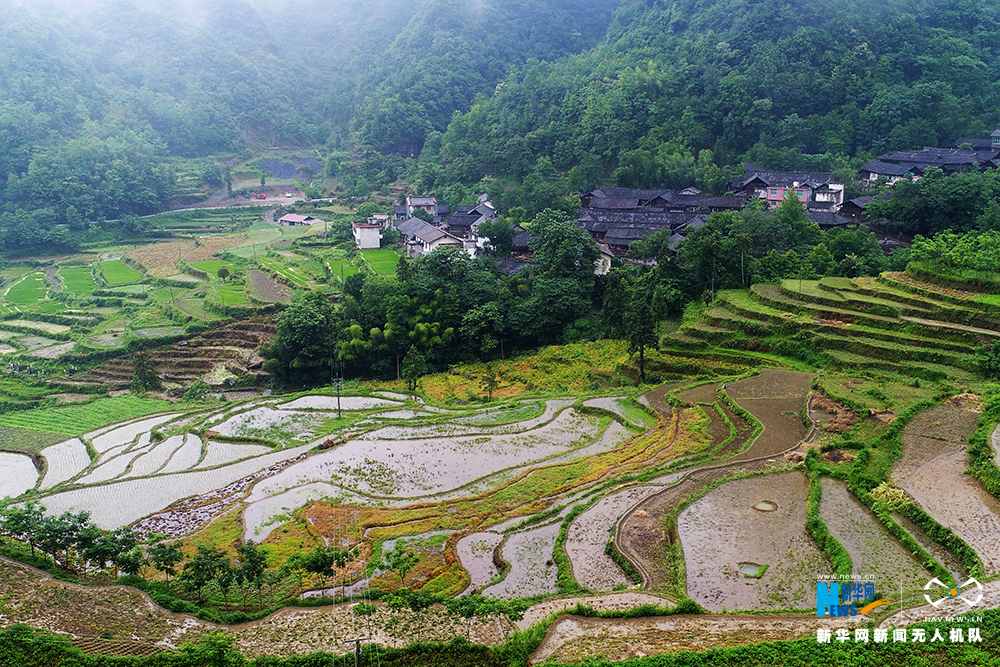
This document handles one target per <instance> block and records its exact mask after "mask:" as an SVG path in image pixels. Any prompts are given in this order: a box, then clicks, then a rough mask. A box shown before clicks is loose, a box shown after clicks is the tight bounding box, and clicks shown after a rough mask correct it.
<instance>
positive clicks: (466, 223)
mask: <svg viewBox="0 0 1000 667" xmlns="http://www.w3.org/2000/svg"><path fill="white" fill-rule="evenodd" d="M481 217H482V216H481V215H479V214H478V213H452V214H451V215H450V216H448V220H447V224H448V226H449V227H464V228H466V229H467V228H469V227H472V223H474V222H475V221H476V220H479V218H481Z"/></svg>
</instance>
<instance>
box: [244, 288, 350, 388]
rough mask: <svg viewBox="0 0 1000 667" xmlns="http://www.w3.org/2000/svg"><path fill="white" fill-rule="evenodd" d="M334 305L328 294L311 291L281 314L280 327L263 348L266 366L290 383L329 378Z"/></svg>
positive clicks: (278, 377) (313, 381)
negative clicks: (330, 301) (328, 298)
mask: <svg viewBox="0 0 1000 667" xmlns="http://www.w3.org/2000/svg"><path fill="white" fill-rule="evenodd" d="M334 323H335V319H334V313H333V308H332V307H331V306H330V303H329V301H327V299H326V297H325V296H324V295H322V294H320V293H318V292H309V293H308V294H306V295H305V296H304V297H303V298H302V299H301V300H300V301H297V302H295V303H293V304H292V305H291V306H289V307H288V308H286V309H285V310H284V311H283V312H282V313H281V315H279V316H278V330H277V332H276V335H275V337H274V340H273V341H272V342H271V344H270V345H266V346H264V347H263V348H261V355H262V356H264V357H266V358H267V362H265V364H264V369H265V370H267V371H268V372H270V373H273V374H274V376H275V377H276V378H277V379H278V380H280V381H281V382H285V383H289V384H310V383H320V382H323V381H326V380H329V378H330V369H331V367H332V364H333V361H334V360H333V352H334V344H335V327H334Z"/></svg>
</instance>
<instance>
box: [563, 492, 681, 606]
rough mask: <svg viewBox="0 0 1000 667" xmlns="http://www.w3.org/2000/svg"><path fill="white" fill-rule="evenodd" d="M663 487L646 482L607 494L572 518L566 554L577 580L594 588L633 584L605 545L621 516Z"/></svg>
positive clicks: (598, 589) (604, 588) (597, 589)
mask: <svg viewBox="0 0 1000 667" xmlns="http://www.w3.org/2000/svg"><path fill="white" fill-rule="evenodd" d="M662 488H663V487H661V486H652V485H648V484H647V485H642V486H633V487H629V488H627V489H622V490H621V491H617V492H615V493H612V494H610V495H608V496H605V497H604V498H602V499H601V500H599V501H598V502H597V503H596V504H595V505H594V506H593V507H591V508H590V509H588V510H587V511H585V512H584V513H583V514H581V515H580V516H578V517H577V518H576V519H574V520H573V523H571V524H570V526H569V532H568V534H567V539H566V554H567V555H568V556H569V560H570V563H572V565H573V577H574V578H575V579H576V580H577V582H579V583H580V584H581V585H582V586H584V587H586V588H589V589H590V590H593V591H609V590H611V589H613V588H614V587H615V586H621V585H624V586H631V585H632V580H631V579H629V578H628V577H627V576H626V575H625V573H624V572H622V570H621V568H620V567H618V565H617V564H616V563H615V562H614V561H613V560H611V558H610V557H609V556H608V555H607V554H606V553H604V548H605V545H606V544H607V542H608V539H609V538H610V537H611V532H612V531H613V530H614V526H615V523H616V522H617V521H618V519H619V517H621V516H622V514H624V513H625V512H627V511H628V510H629V509H630V508H632V507H633V506H635V504H636V503H638V502H640V501H642V500H644V499H645V498H648V497H649V496H650V495H652V494H654V493H656V492H657V491H659V490H661V489H662Z"/></svg>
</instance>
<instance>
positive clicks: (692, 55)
mask: <svg viewBox="0 0 1000 667" xmlns="http://www.w3.org/2000/svg"><path fill="white" fill-rule="evenodd" d="M998 13H1000V4H998V3H997V2H995V1H993V0H980V1H974V2H968V3H965V2H963V3H958V2H953V1H951V0H929V1H926V2H919V3H912V2H898V1H895V0H888V1H880V2H858V1H855V0H836V1H835V2H814V1H811V0H807V1H806V2H798V3H790V2H755V3H745V2H732V1H725V0H722V1H717V2H704V1H699V2H690V1H688V2H677V3H665V2H648V1H646V0H631V1H629V2H626V3H625V4H623V6H622V7H621V8H620V9H619V10H618V12H617V13H616V15H615V20H614V23H613V25H612V27H611V28H610V30H609V33H608V37H607V39H605V40H604V41H603V42H602V43H601V44H600V45H599V46H597V47H596V48H594V49H593V50H591V51H588V52H586V53H583V54H580V55H578V56H573V57H569V58H566V59H564V60H562V61H560V62H557V63H536V64H531V65H528V66H527V67H525V68H524V69H522V70H521V71H519V72H517V73H515V74H511V75H510V76H509V77H507V79H505V80H504V82H503V83H502V84H501V85H500V86H498V88H497V93H496V94H495V95H494V96H493V97H492V98H491V99H489V100H484V101H481V102H480V103H478V104H476V105H475V106H474V107H473V109H472V110H471V111H470V112H469V113H468V114H466V115H464V116H462V117H459V118H457V119H456V120H455V121H454V122H453V123H452V124H451V125H450V126H449V129H448V131H447V132H446V133H445V134H444V136H443V137H442V138H441V140H440V146H441V148H440V151H439V152H438V153H437V154H436V155H435V156H434V158H433V159H428V160H427V166H426V167H425V170H424V172H423V176H424V183H425V184H426V185H427V186H429V187H432V186H433V185H434V184H438V183H446V182H449V181H452V180H455V179H462V180H466V181H471V180H474V179H477V178H479V177H481V176H482V174H483V173H497V174H504V175H515V176H521V175H524V174H527V173H529V172H531V171H532V169H534V168H535V167H536V166H537V161H538V160H539V158H547V159H551V161H552V165H554V167H555V169H556V170H558V171H561V172H563V173H566V172H569V173H570V176H571V177H570V180H569V183H568V187H569V188H570V189H585V188H587V187H588V186H591V185H593V184H594V182H595V181H596V180H597V179H598V178H600V177H602V176H605V175H613V177H614V180H615V182H616V183H617V184H619V185H625V186H632V187H651V186H660V185H663V186H667V187H684V186H686V185H691V184H696V185H697V186H698V187H699V188H701V189H703V190H707V191H710V192H716V193H717V192H721V191H724V190H726V189H727V183H728V181H727V178H726V176H727V175H728V174H727V173H720V169H719V168H724V167H726V166H727V165H734V164H736V163H738V162H740V161H741V160H743V159H746V160H752V161H755V162H757V163H758V164H761V165H765V166H770V167H773V168H786V169H789V168H800V169H808V168H813V169H818V168H824V169H831V168H837V167H841V168H843V167H847V166H850V165H855V166H857V165H858V164H860V163H862V162H863V161H864V159H865V158H867V156H869V155H870V154H872V153H874V154H877V153H879V152H883V151H886V150H890V149H900V148H913V147H921V146H934V145H954V144H953V143H951V142H954V141H955V139H957V138H958V137H959V136H982V133H983V131H987V132H988V131H989V130H991V129H993V127H994V124H995V123H996V122H997V121H998V120H1000V115H998V112H997V101H998V87H997V80H998V76H1000V67H998V64H997V63H998V59H997V55H998V49H1000V32H998V25H1000V22H998ZM432 143H433V144H434V145H437V140H432ZM706 150H707V151H711V153H704V152H703V151H706ZM438 164H444V165H445V168H444V169H443V170H440V171H438V170H437V165H438ZM571 170H572V171H571ZM721 171H722V172H725V171H726V170H725V169H722V170H721Z"/></svg>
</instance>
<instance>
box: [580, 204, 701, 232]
mask: <svg viewBox="0 0 1000 667" xmlns="http://www.w3.org/2000/svg"><path fill="white" fill-rule="evenodd" d="M699 216H700V217H705V214H704V213H689V212H674V211H662V210H658V209H638V210H631V211H606V210H602V209H592V208H582V209H580V213H579V215H577V218H576V220H577V226H579V227H583V228H584V229H586V230H587V231H604V230H606V229H607V226H608V225H616V226H617V225H641V226H653V227H680V226H682V225H685V224H687V223H688V222H690V221H691V220H692V219H693V218H695V217H699Z"/></svg>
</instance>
